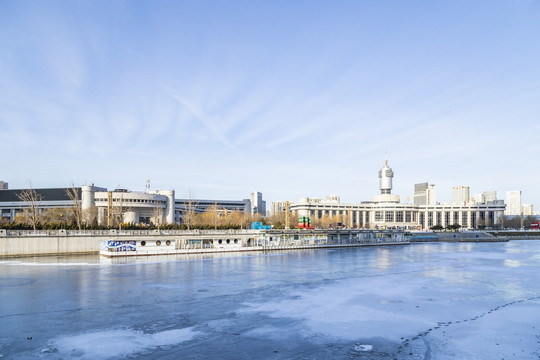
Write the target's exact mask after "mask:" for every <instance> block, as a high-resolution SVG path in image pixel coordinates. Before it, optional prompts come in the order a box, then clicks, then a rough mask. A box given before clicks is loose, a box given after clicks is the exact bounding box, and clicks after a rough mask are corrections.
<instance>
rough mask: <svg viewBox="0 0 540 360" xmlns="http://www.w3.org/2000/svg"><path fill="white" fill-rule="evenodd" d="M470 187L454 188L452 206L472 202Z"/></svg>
mask: <svg viewBox="0 0 540 360" xmlns="http://www.w3.org/2000/svg"><path fill="white" fill-rule="evenodd" d="M469 192H470V191H469V187H468V186H454V187H453V188H452V204H466V203H468V202H469V201H470V195H469Z"/></svg>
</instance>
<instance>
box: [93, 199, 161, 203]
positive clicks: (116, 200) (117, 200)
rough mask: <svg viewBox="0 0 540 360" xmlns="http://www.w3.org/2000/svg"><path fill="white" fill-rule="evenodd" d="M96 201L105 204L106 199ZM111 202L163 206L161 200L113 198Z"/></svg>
mask: <svg viewBox="0 0 540 360" xmlns="http://www.w3.org/2000/svg"><path fill="white" fill-rule="evenodd" d="M96 201H105V202H107V201H108V199H96ZM113 202H125V203H126V202H135V203H145V204H165V203H166V202H165V201H161V200H145V199H119V198H113Z"/></svg>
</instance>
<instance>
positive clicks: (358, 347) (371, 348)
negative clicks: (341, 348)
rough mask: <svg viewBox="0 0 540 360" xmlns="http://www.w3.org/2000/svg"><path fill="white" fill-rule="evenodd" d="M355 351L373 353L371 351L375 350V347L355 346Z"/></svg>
mask: <svg viewBox="0 0 540 360" xmlns="http://www.w3.org/2000/svg"><path fill="white" fill-rule="evenodd" d="M354 350H356V351H371V350H373V345H355V346H354Z"/></svg>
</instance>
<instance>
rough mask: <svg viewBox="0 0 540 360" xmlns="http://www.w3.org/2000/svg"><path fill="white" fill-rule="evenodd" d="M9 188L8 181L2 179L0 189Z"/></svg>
mask: <svg viewBox="0 0 540 360" xmlns="http://www.w3.org/2000/svg"><path fill="white" fill-rule="evenodd" d="M7 189H8V183H7V182H3V181H0V190H7Z"/></svg>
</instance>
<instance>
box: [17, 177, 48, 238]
mask: <svg viewBox="0 0 540 360" xmlns="http://www.w3.org/2000/svg"><path fill="white" fill-rule="evenodd" d="M17 197H18V198H19V200H21V201H22V202H24V203H25V205H26V206H25V207H23V211H24V215H25V218H26V221H27V222H28V223H30V225H32V227H33V228H34V231H35V230H36V225H37V223H38V222H39V215H40V214H39V202H40V201H42V200H43V196H41V194H38V193H37V192H36V191H35V190H34V189H32V186H31V185H30V188H29V189H26V190H23V191H21V192H19V193H18V194H17Z"/></svg>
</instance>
